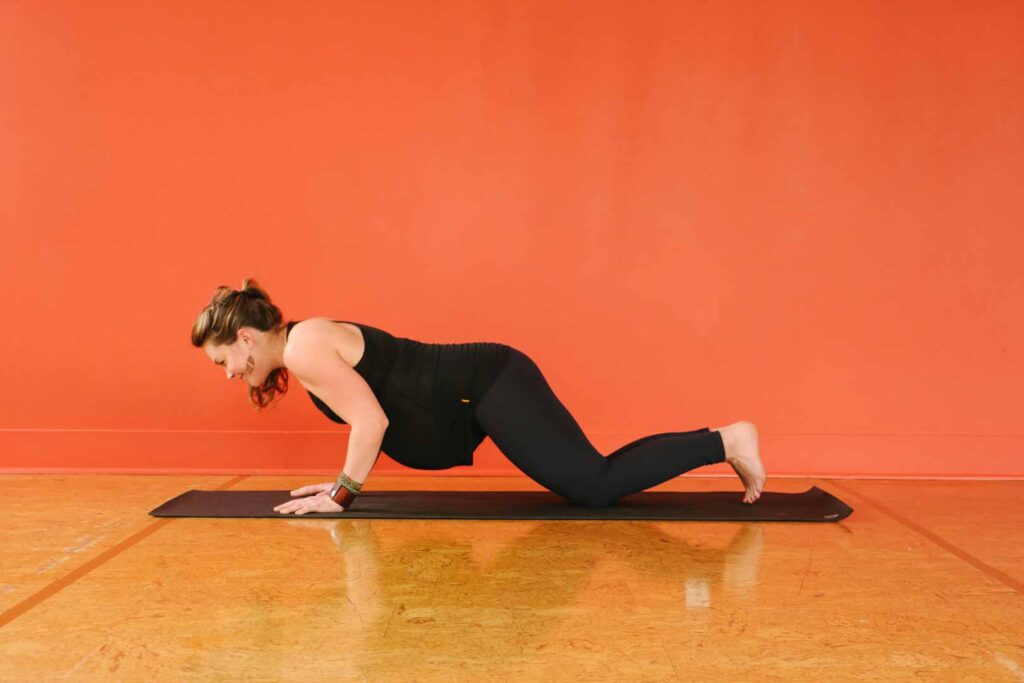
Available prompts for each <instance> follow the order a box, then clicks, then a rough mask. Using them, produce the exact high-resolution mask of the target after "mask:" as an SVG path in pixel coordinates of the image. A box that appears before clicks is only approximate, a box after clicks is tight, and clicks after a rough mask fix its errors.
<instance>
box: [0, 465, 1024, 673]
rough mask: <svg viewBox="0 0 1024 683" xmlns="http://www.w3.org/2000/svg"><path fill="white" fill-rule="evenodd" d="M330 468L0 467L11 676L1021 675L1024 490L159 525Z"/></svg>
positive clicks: (900, 489) (865, 486)
mask: <svg viewBox="0 0 1024 683" xmlns="http://www.w3.org/2000/svg"><path fill="white" fill-rule="evenodd" d="M327 479H330V477H308V476H304V477H287V478H285V477H231V476H133V475H74V476H70V475H69V476H63V475H59V476H58V475H49V476H40V475H5V476H0V486H2V487H3V496H2V497H0V543H2V548H3V553H2V555H0V680H3V681H39V680H47V681H48V680H97V681H106V680H145V681H164V680H166V681H180V680H188V679H200V680H253V681H278V680H282V681H310V680H316V681H412V680H416V681H545V682H552V681H604V680H607V681H613V680H614V681H617V680H628V681H673V680H692V681H789V680H800V681H804V680H813V681H855V680H856V681H957V682H960V681H1022V680H1024V594H1022V592H1024V590H1022V589H1024V543H1022V541H1024V506H1022V505H1021V503H1022V501H1024V482H943V481H923V482H912V481H870V480H839V481H830V480H819V479H814V480H778V479H774V480H770V481H769V488H768V490H771V491H802V490H805V489H806V488H808V487H809V486H811V485H817V486H820V487H822V488H825V489H826V490H829V491H831V492H833V493H834V494H835V495H837V496H839V497H840V498H842V499H844V500H845V501H846V502H847V503H849V504H850V505H851V506H852V507H853V508H854V509H855V511H854V513H853V515H852V516H850V517H849V518H848V519H846V520H845V521H843V522H841V523H838V524H816V523H778V522H771V523H726V522H633V521H575V520H573V521H557V520H556V521H547V522H545V521H532V520H531V521H486V520H455V521H451V520H419V521H417V520H409V521H405V520H358V519H353V520H344V519H341V520H314V519H302V518H297V519H289V520H278V519H219V520H218V519H157V518H153V517H149V516H148V515H147V512H148V511H149V510H150V509H152V508H153V507H155V506H156V505H158V504H159V503H162V502H164V501H165V500H167V499H168V498H171V497H173V496H175V495H177V494H179V493H181V492H183V491H185V490H187V489H190V488H203V489H214V488H236V489H287V488H293V487H296V486H298V485H300V484H305V483H315V482H317V481H326V480H327ZM366 488H367V490H381V489H404V488H431V489H454V488H466V489H493V490H498V489H505V490H508V489H529V490H537V487H536V486H535V485H531V483H530V482H529V481H527V480H520V479H515V478H490V479H480V478H450V477H449V478H431V479H427V478H422V477H408V478H402V477H386V476H372V475H371V478H370V480H369V481H368V482H367V487H366ZM656 490H735V491H736V492H737V495H740V493H739V492H740V490H741V489H740V486H739V482H738V481H737V480H733V479H725V478H696V477H694V478H682V479H679V480H676V481H674V482H671V483H670V484H667V485H664V486H661V487H658V488H657V489H656Z"/></svg>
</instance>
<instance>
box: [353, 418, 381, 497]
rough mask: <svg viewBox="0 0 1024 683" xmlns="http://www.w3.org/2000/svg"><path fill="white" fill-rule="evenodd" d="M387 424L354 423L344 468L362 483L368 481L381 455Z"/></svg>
mask: <svg viewBox="0 0 1024 683" xmlns="http://www.w3.org/2000/svg"><path fill="white" fill-rule="evenodd" d="M386 429H387V426H386V425H385V426H378V425H373V426H367V425H352V431H351V432H349V435H348V452H347V453H346V454H345V466H344V469H343V470H342V471H343V472H344V473H345V474H347V475H348V476H350V477H352V478H353V479H355V480H356V481H358V482H359V483H360V484H362V483H363V482H364V481H366V478H367V477H368V476H369V475H370V470H372V469H373V466H374V464H375V463H376V462H377V457H378V456H379V455H380V445H381V442H382V441H384V431H385V430H386Z"/></svg>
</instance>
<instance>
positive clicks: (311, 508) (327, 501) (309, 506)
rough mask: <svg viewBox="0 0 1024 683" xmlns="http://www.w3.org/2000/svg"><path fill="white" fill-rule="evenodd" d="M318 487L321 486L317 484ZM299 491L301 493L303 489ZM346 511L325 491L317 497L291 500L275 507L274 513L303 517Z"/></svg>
mask: <svg viewBox="0 0 1024 683" xmlns="http://www.w3.org/2000/svg"><path fill="white" fill-rule="evenodd" d="M316 486H319V484H316ZM331 486H333V484H331ZM303 488H308V487H303ZM299 490H300V491H301V490H302V489H299ZM292 495H295V492H294V491H292ZM344 509H345V508H343V507H341V506H340V505H338V504H337V503H335V502H334V501H333V500H331V496H330V492H329V491H323V492H321V493H318V494H316V495H315V496H307V497H305V498H296V499H295V500H289V501H287V502H284V503H281V504H280V505H277V506H275V507H274V511H275V512H278V513H280V514H282V515H286V514H288V513H291V512H294V513H295V514H297V515H302V514H305V513H307V512H337V511H339V510H344Z"/></svg>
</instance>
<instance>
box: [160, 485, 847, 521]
mask: <svg viewBox="0 0 1024 683" xmlns="http://www.w3.org/2000/svg"><path fill="white" fill-rule="evenodd" d="M742 498H743V493H742V492H741V491H692V492H691V491H641V492H640V493H634V494H632V495H629V496H626V497H624V498H620V499H619V501H618V502H617V503H616V504H615V505H612V506H609V507H605V508H588V507H583V506H576V505H573V504H571V503H569V502H568V501H566V500H565V499H564V498H561V497H560V496H557V495H555V494H554V493H551V492H549V491H364V492H363V493H361V494H359V496H358V497H357V498H356V499H355V500H354V501H353V502H352V506H351V507H350V508H348V509H346V510H342V511H341V512H307V513H306V514H304V515H295V514H280V513H277V512H275V511H274V506H276V505H278V504H280V503H283V502H285V501H287V500H291V499H292V497H291V495H290V494H289V492H288V491H201V490H197V489H192V490H191V491H187V492H185V493H183V494H181V495H180V496H177V497H176V498H172V499H171V500H169V501H167V502H166V503H164V504H163V505H161V506H159V507H157V508H155V509H153V510H151V511H150V513H149V514H151V515H153V516H154V517H277V518H285V519H288V518H295V517H299V518H301V519H310V518H319V517H324V518H338V519H343V518H349V519H643V520H706V521H730V522H838V521H839V520H841V519H846V517H848V516H849V515H850V513H851V512H853V508H851V507H849V506H848V505H846V504H845V503H844V502H843V501H841V500H839V499H838V498H836V497H835V496H833V495H832V494H831V493H829V492H827V491H823V490H822V489H820V488H818V487H817V486H814V487H811V488H809V489H808V490H806V491H804V492H802V493H776V492H774V491H765V492H763V493H762V494H761V498H760V499H758V501H757V502H756V503H754V504H753V505H747V504H745V503H743V502H742Z"/></svg>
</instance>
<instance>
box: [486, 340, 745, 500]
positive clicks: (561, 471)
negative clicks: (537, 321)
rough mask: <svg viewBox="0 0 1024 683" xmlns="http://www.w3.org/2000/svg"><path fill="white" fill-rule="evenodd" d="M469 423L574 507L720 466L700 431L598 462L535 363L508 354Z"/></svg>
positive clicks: (645, 442) (714, 445) (650, 440)
mask: <svg viewBox="0 0 1024 683" xmlns="http://www.w3.org/2000/svg"><path fill="white" fill-rule="evenodd" d="M473 416H474V418H475V419H476V421H477V422H478V423H479V424H480V426H481V427H482V428H483V430H484V431H485V432H486V433H487V435H488V436H489V437H491V440H493V441H494V444H495V445H496V446H497V447H498V448H499V449H500V450H501V452H502V453H504V454H505V456H506V457H507V458H508V459H509V460H511V461H512V463H513V464H514V465H515V466H516V467H518V468H519V469H520V470H522V471H523V472H524V473H525V474H526V475H527V476H528V477H530V478H531V479H533V480H534V481H536V482H537V483H538V484H540V485H541V486H543V487H545V488H546V489H548V490H550V491H553V492H554V493H557V494H558V495H560V496H562V497H563V498H565V499H567V500H569V501H570V502H572V503H575V504H577V505H585V506H588V507H604V506H606V505H611V504H613V503H614V502H615V501H617V500H618V499H619V498H621V497H623V496H627V495H629V494H631V493H637V492H639V491H643V490H644V489H648V488H650V487H652V486H655V485H657V484H661V483H663V482H666V481H668V480H670V479H673V478H675V477H677V476H679V475H680V474H682V473H683V472H688V471H690V470H692V469H694V468H696V467H700V466H702V465H711V464H714V463H717V462H725V445H724V443H723V442H722V437H721V435H720V434H719V433H718V432H717V431H711V430H710V429H708V428H707V427H704V428H702V429H697V430H694V431H689V432H666V433H663V434H652V435H651V436H645V437H643V438H640V439H637V440H636V441H633V442H632V443H629V444H626V445H625V446H623V447H622V448H619V449H618V450H616V451H615V452H614V453H612V454H610V455H609V456H608V457H604V456H603V455H601V453H599V452H598V451H597V450H596V449H595V448H594V446H593V445H592V444H591V443H590V440H589V439H587V437H586V435H585V434H584V433H583V430H582V429H581V428H580V426H579V424H578V423H577V422H576V420H575V418H573V416H572V414H571V413H569V411H568V410H567V409H566V407H565V406H564V405H563V404H562V402H561V401H560V400H559V399H558V397H557V396H555V392H554V391H552V389H551V387H550V386H549V385H548V382H547V380H546V379H545V378H544V375H543V373H541V371H540V368H538V367H537V365H536V363H534V362H533V360H532V359H531V358H530V357H529V356H527V355H526V354H524V353H522V352H521V351H519V350H518V349H515V348H513V349H512V352H511V356H510V357H509V359H508V364H507V365H506V366H505V368H504V369H503V370H502V372H501V374H500V375H499V376H498V378H497V379H496V380H495V381H494V384H492V385H491V387H490V389H488V390H487V393H486V394H484V396H483V398H481V399H480V401H479V403H478V404H477V407H476V410H475V411H474V413H473Z"/></svg>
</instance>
